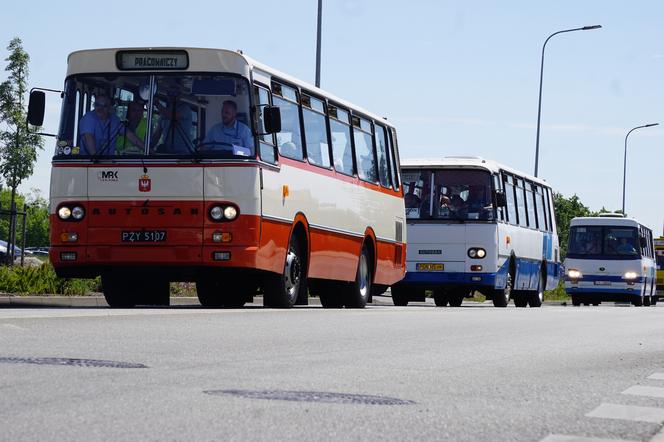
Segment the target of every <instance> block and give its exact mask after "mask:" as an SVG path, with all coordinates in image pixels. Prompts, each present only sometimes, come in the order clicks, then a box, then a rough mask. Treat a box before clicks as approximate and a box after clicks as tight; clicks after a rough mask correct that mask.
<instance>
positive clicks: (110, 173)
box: [97, 170, 118, 181]
mask: <svg viewBox="0 0 664 442" xmlns="http://www.w3.org/2000/svg"><path fill="white" fill-rule="evenodd" d="M97 179H98V180H99V181H118V171H117V170H100V171H99V172H97Z"/></svg>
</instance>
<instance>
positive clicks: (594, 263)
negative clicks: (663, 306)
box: [565, 215, 657, 306]
mask: <svg viewBox="0 0 664 442" xmlns="http://www.w3.org/2000/svg"><path fill="white" fill-rule="evenodd" d="M565 269H566V275H565V291H566V292H567V294H568V295H570V296H571V297H572V304H574V305H575V306H578V305H581V304H586V305H589V304H594V305H598V304H599V303H600V302H602V301H629V302H631V303H632V304H633V305H635V306H641V305H651V304H653V305H654V304H655V303H656V302H657V297H656V292H655V291H656V285H655V284H656V283H655V280H656V273H655V272H656V265H655V244H654V242H653V235H652V231H651V230H650V229H649V228H647V227H646V226H644V225H642V224H640V223H639V222H638V221H637V220H635V219H631V218H623V217H622V216H621V215H609V216H599V217H581V218H574V219H573V220H572V221H571V223H570V232H569V246H568V250H567V257H566V258H565Z"/></svg>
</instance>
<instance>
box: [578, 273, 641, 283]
mask: <svg viewBox="0 0 664 442" xmlns="http://www.w3.org/2000/svg"><path fill="white" fill-rule="evenodd" d="M645 280H646V277H645V276H639V277H638V278H636V279H632V280H630V281H629V282H634V283H638V284H642V283H643V282H645ZM565 281H570V279H569V278H568V277H565ZM575 281H582V282H595V281H610V282H623V283H626V282H627V280H625V279H623V277H622V276H616V275H586V274H583V276H582V277H581V278H580V279H578V280H577V279H575Z"/></svg>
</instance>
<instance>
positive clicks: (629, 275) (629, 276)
mask: <svg viewBox="0 0 664 442" xmlns="http://www.w3.org/2000/svg"><path fill="white" fill-rule="evenodd" d="M638 276H639V275H637V274H636V272H626V273H625V275H623V279H627V280H634V279H636V278H637V277H638Z"/></svg>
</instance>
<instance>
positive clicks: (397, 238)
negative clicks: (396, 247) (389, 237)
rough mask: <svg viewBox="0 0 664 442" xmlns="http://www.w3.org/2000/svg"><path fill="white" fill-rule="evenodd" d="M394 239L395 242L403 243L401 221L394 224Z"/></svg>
mask: <svg viewBox="0 0 664 442" xmlns="http://www.w3.org/2000/svg"><path fill="white" fill-rule="evenodd" d="M394 230H395V232H396V233H395V238H394V240H395V241H396V242H403V223H402V222H401V221H396V223H395V228H394Z"/></svg>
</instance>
